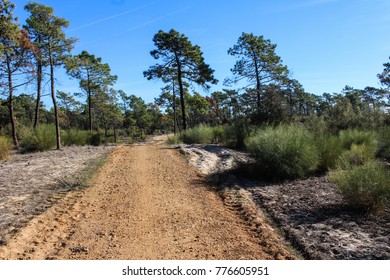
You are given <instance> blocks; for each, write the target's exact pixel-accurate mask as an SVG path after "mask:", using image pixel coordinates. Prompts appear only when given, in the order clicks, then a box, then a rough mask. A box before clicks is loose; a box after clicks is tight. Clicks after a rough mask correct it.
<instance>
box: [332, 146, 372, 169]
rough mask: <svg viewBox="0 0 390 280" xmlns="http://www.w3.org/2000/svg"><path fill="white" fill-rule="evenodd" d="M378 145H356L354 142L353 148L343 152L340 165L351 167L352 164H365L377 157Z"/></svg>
mask: <svg viewBox="0 0 390 280" xmlns="http://www.w3.org/2000/svg"><path fill="white" fill-rule="evenodd" d="M375 152H376V145H375V146H373V145H371V146H370V145H366V144H361V145H356V144H352V146H351V148H350V149H349V150H347V151H345V152H344V153H342V154H341V156H340V160H339V164H338V165H339V167H341V168H349V167H350V166H351V165H363V164H365V163H367V162H369V161H373V160H374V159H375Z"/></svg>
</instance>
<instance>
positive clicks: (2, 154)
mask: <svg viewBox="0 0 390 280" xmlns="http://www.w3.org/2000/svg"><path fill="white" fill-rule="evenodd" d="M11 149H12V143H11V140H10V139H9V138H7V137H3V136H0V160H6V159H8V158H9V156H10V154H11Z"/></svg>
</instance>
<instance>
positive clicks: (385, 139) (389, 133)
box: [377, 126, 390, 161]
mask: <svg viewBox="0 0 390 280" xmlns="http://www.w3.org/2000/svg"><path fill="white" fill-rule="evenodd" d="M378 138H379V139H378V140H379V143H378V150H377V157H378V158H380V159H384V160H387V161H390V126H386V127H384V128H381V129H380V130H379V132H378Z"/></svg>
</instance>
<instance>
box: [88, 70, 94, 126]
mask: <svg viewBox="0 0 390 280" xmlns="http://www.w3.org/2000/svg"><path fill="white" fill-rule="evenodd" d="M87 79H88V81H87V86H88V117H89V131H91V132H92V130H93V116H92V91H91V79H90V76H89V71H88V68H87Z"/></svg>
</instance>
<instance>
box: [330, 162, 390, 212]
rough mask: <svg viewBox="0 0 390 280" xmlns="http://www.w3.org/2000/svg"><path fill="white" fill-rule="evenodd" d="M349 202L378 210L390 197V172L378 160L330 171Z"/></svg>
mask: <svg viewBox="0 0 390 280" xmlns="http://www.w3.org/2000/svg"><path fill="white" fill-rule="evenodd" d="M330 179H331V181H332V182H333V183H335V184H336V185H337V186H338V187H339V189H340V191H341V193H342V195H343V196H344V198H345V199H346V201H347V202H348V204H349V205H350V206H351V207H353V208H357V209H362V210H366V211H367V210H377V209H380V208H382V207H383V206H384V205H386V204H388V202H389V199H390V172H389V170H388V169H386V166H385V164H383V163H379V162H376V161H371V162H368V163H366V164H364V165H358V166H353V165H351V166H350V167H349V168H348V169H345V170H343V169H338V170H337V171H333V172H331V173H330Z"/></svg>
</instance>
